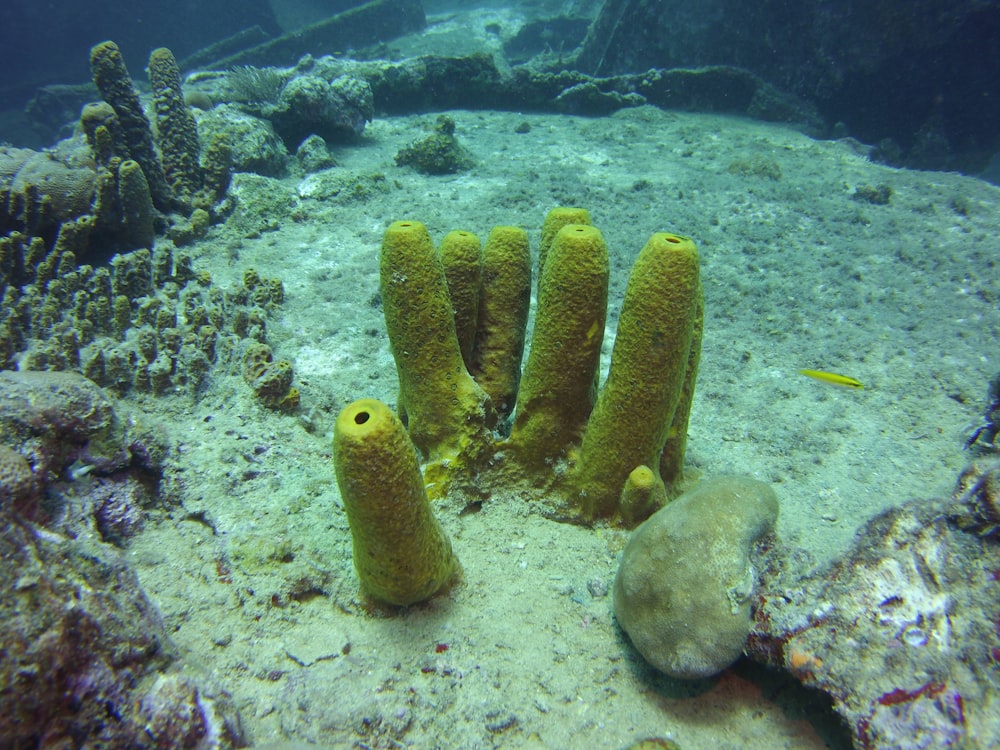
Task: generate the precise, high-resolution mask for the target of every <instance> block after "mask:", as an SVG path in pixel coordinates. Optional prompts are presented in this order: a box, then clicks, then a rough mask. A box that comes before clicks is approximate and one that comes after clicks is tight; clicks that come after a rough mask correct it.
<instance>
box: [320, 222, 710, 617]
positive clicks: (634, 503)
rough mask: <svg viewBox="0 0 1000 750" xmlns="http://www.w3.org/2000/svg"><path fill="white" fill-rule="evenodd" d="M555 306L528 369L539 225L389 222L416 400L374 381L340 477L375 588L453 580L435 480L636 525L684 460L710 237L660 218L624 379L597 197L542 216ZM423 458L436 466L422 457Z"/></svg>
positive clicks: (539, 330)
mask: <svg viewBox="0 0 1000 750" xmlns="http://www.w3.org/2000/svg"><path fill="white" fill-rule="evenodd" d="M539 267H540V272H539V280H538V311H537V317H536V320H535V326H534V332H533V335H532V340H531V346H530V351H529V353H528V356H527V360H526V362H525V366H524V371H523V373H522V372H521V367H520V363H521V359H522V352H523V348H524V338H525V328H526V322H527V316H528V305H529V299H530V293H531V266H530V255H529V246H528V237H527V234H526V233H525V232H524V230H522V229H519V228H517V227H509V226H500V227H495V228H494V229H493V230H492V231H491V233H490V235H489V237H488V238H487V240H486V242H485V245H484V246H482V247H481V244H480V241H479V240H478V238H477V237H476V236H475V235H474V234H472V233H470V232H452V233H450V234H448V235H447V236H446V237H445V238H444V240H443V241H442V242H441V245H440V247H438V248H437V249H435V247H434V245H433V243H432V240H431V237H430V235H429V233H428V231H427V229H426V228H425V227H424V225H423V224H421V223H419V222H416V221H398V222H395V223H394V224H392V225H391V226H390V227H389V228H388V230H387V231H386V233H385V237H384V239H383V244H382V256H381V266H380V277H381V293H382V303H383V307H384V312H385V320H386V328H387V330H388V334H389V341H390V345H391V348H392V353H393V356H394V358H395V362H396V368H397V371H398V374H399V416H398V417H397V416H396V415H395V414H393V412H392V411H391V410H390V409H389V408H388V407H386V406H385V405H384V404H382V403H381V402H378V401H373V400H371V399H365V400H361V401H357V402H355V403H353V404H350V405H349V406H347V407H346V408H345V409H344V410H343V411H342V412H341V414H340V415H339V417H338V419H337V423H336V428H335V433H334V454H335V467H336V473H337V480H338V483H339V486H340V490H341V495H342V497H343V501H344V506H345V509H346V512H347V515H348V519H349V522H350V525H351V530H352V535H353V540H354V561H355V567H356V569H357V572H358V575H359V578H360V580H361V586H362V592H363V593H364V594H365V595H367V596H368V597H370V598H372V599H374V600H376V601H379V602H383V603H388V604H395V605H406V604H412V603H414V602H417V601H421V600H423V599H426V598H429V597H430V596H432V595H434V594H435V593H437V592H439V591H442V590H444V589H446V588H447V587H448V585H449V583H450V582H451V581H452V580H453V579H454V578H455V576H456V574H457V571H458V570H459V566H458V563H457V561H456V560H455V558H454V556H453V554H452V551H451V546H450V544H449V542H448V540H447V538H446V537H445V535H444V533H443V531H442V530H441V528H440V526H439V525H438V524H437V522H436V520H435V519H434V517H433V515H432V513H431V511H430V507H429V504H428V497H431V498H434V497H442V496H444V495H445V494H447V493H448V492H462V491H463V488H464V487H469V486H470V484H471V482H472V481H475V483H476V486H477V488H478V491H479V492H482V491H483V489H486V490H487V491H488V490H489V488H491V487H497V486H504V487H510V486H518V487H522V488H524V490H525V494H527V496H529V497H532V498H535V499H536V500H537V502H538V504H539V506H540V507H541V509H542V511H543V512H544V513H546V514H547V515H550V516H552V517H555V518H557V519H559V520H567V521H574V522H580V523H587V524H589V523H593V522H597V521H604V522H608V523H612V524H619V525H624V526H626V527H631V526H634V525H636V524H637V523H639V522H641V521H642V520H643V519H645V518H647V517H648V516H649V515H650V514H651V513H653V512H654V511H655V510H657V509H658V508H659V507H660V506H662V505H663V504H664V503H665V502H666V501H667V499H668V497H669V496H670V495H671V494H676V488H677V485H678V483H679V480H680V478H681V473H682V468H683V462H684V450H685V441H686V436H687V424H688V418H689V415H690V411H691V399H692V395H693V393H694V386H695V379H696V376H697V372H698V360H699V355H700V351H701V332H702V318H703V310H704V306H703V301H702V290H701V281H700V278H699V266H698V251H697V248H696V247H695V244H694V242H692V241H691V240H690V239H688V238H687V237H682V236H679V235H675V234H668V233H658V234H654V235H653V236H652V237H651V238H650V239H649V242H647V243H646V246H645V247H644V248H643V250H642V251H641V252H640V253H639V256H638V258H637V260H636V262H635V265H634V267H633V269H632V273H631V276H630V278H629V282H628V287H627V289H626V292H625V298H624V302H623V305H622V310H621V316H620V320H619V324H618V332H617V336H616V339H615V344H614V350H613V354H612V358H611V367H610V371H609V374H608V378H607V381H606V382H605V384H604V386H603V387H602V388H600V390H598V387H597V386H598V374H599V365H600V352H601V342H602V338H603V334H604V328H605V318H606V312H607V297H608V274H609V265H608V252H607V247H606V245H605V242H604V239H603V237H602V235H601V232H600V231H599V230H598V229H597V228H596V227H594V226H592V225H591V223H590V217H589V215H588V213H587V212H586V211H585V210H583V209H576V208H557V209H553V210H552V211H550V212H549V214H548V216H547V217H546V219H545V222H544V226H543V229H542V239H541V247H540V252H539ZM421 462H423V463H424V473H423V476H421V473H420V463H421Z"/></svg>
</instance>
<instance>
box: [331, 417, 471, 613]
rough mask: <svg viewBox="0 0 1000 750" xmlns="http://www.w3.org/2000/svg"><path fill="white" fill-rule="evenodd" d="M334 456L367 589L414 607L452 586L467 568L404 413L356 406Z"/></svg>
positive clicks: (341, 425)
mask: <svg viewBox="0 0 1000 750" xmlns="http://www.w3.org/2000/svg"><path fill="white" fill-rule="evenodd" d="M333 458H334V468H335V470H336V474H337V485H338V486H339V487H340V495H341V499H342V500H343V503H344V511H345V512H346V514H347V520H348V523H349V524H350V527H351V538H352V541H353V550H354V568H355V570H356V571H357V573H358V578H359V579H360V581H361V592H362V594H364V595H365V596H366V597H369V598H370V599H372V600H373V601H375V602H378V603H383V604H390V605H397V606H407V605H410V604H416V603H417V602H421V601H424V600H426V599H429V598H431V597H432V596H434V595H435V594H437V593H439V592H441V591H443V590H445V589H447V588H448V586H449V585H450V584H451V583H453V582H454V581H455V580H456V578H457V577H458V576H459V575H460V567H459V564H458V560H457V559H456V558H455V555H454V554H453V552H452V549H451V542H450V541H449V540H448V537H447V536H446V535H445V533H444V530H443V529H442V528H441V526H440V524H439V523H438V521H437V519H436V518H435V517H434V514H433V512H432V511H431V506H430V502H429V501H428V499H427V493H426V491H425V490H424V482H423V477H422V476H421V474H420V464H419V462H418V458H417V453H416V450H415V448H414V446H413V443H412V442H411V441H410V438H409V436H408V435H407V433H406V428H405V427H404V426H403V423H402V422H401V421H400V420H399V418H398V417H397V416H396V415H395V414H394V413H393V412H392V410H391V409H389V407H388V406H386V405H385V404H384V403H382V402H381V401H378V400H376V399H361V400H359V401H355V402H353V403H351V404H349V405H348V406H346V407H345V408H344V409H343V410H342V411H341V412H340V415H339V416H338V417H337V422H336V425H335V427H334V433H333Z"/></svg>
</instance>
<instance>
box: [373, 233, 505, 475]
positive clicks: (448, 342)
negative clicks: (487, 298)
mask: <svg viewBox="0 0 1000 750" xmlns="http://www.w3.org/2000/svg"><path fill="white" fill-rule="evenodd" d="M379 277H380V280H381V283H380V289H381V292H382V310H383V312H384V313H385V327H386V331H387V333H388V334H389V345H390V348H391V349H392V356H393V358H394V359H395V361H396V371H397V373H398V375H399V409H400V413H401V414H403V415H404V416H405V419H406V427H407V430H408V431H409V433H410V437H411V439H412V440H413V443H414V445H416V446H417V449H418V450H419V451H420V452H421V454H422V455H423V457H424V458H425V459H427V460H430V461H450V460H454V459H461V460H463V461H465V462H468V460H470V459H471V458H473V457H475V456H477V455H479V454H481V453H483V452H484V451H485V450H486V448H487V447H488V445H489V439H490V436H489V430H488V423H489V415H488V401H489V399H488V398H487V396H486V393H485V392H484V391H483V389H482V388H480V387H479V386H478V385H477V384H476V382H475V381H474V380H473V379H472V376H471V375H469V372H468V370H467V369H466V367H465V362H464V361H463V359H462V351H461V349H460V347H459V343H458V337H457V335H456V333H455V319H454V313H453V311H452V304H451V299H450V298H449V296H448V285H447V282H446V280H445V274H444V268H443V266H442V264H441V259H440V257H439V256H438V253H437V251H436V250H435V249H434V243H433V242H432V241H431V237H430V234H428V232H427V228H426V227H425V226H424V225H423V224H421V223H420V222H419V221H396V222H393V223H392V224H390V225H389V228H388V229H386V232H385V235H384V237H383V240H382V257H381V260H380V263H379Z"/></svg>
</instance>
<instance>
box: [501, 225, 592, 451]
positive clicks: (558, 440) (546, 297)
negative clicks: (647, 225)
mask: <svg viewBox="0 0 1000 750" xmlns="http://www.w3.org/2000/svg"><path fill="white" fill-rule="evenodd" d="M550 215H551V214H550ZM607 302H608V249H607V246H606V245H605V243H604V237H603V236H602V235H601V232H600V230H599V229H597V228H596V227H592V226H584V225H581V224H569V225H566V226H564V227H563V228H562V229H560V230H559V232H558V234H557V235H556V236H555V238H554V241H553V242H552V244H551V249H550V250H549V254H548V262H547V263H546V265H545V270H544V272H543V273H542V279H541V281H540V282H539V285H538V310H537V313H536V315H535V327H534V331H533V332H532V335H531V348H530V350H529V352H528V359H527V362H526V363H525V366H524V375H523V377H522V379H521V387H520V391H519V393H518V396H517V412H516V413H515V415H514V425H513V428H512V429H511V435H510V442H509V445H510V447H511V449H512V450H513V451H514V452H515V453H516V454H517V456H518V459H519V460H520V461H521V463H523V464H526V465H529V466H534V467H543V466H545V465H546V464H549V463H551V462H552V461H553V460H555V459H559V458H562V457H564V456H565V454H566V451H567V450H568V449H569V448H570V447H571V446H573V445H576V444H578V443H579V441H580V436H581V434H582V433H583V428H584V426H585V425H586V423H587V418H588V417H589V416H590V412H591V409H592V408H593V406H594V399H595V398H596V395H597V373H598V368H599V366H600V359H601V342H602V341H603V338H604V323H605V319H606V315H607Z"/></svg>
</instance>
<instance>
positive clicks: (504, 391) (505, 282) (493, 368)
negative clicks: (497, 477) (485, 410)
mask: <svg viewBox="0 0 1000 750" xmlns="http://www.w3.org/2000/svg"><path fill="white" fill-rule="evenodd" d="M530 304H531V251H530V248H529V246H528V235H527V233H526V232H525V231H524V230H523V229H521V228H520V227H493V230H492V231H491V232H490V234H489V237H487V238H486V245H485V247H484V248H483V285H482V291H481V292H480V296H479V323H478V326H477V329H476V343H475V348H474V351H473V355H472V359H473V366H472V371H471V372H472V375H473V377H474V378H475V379H476V382H477V383H479V385H480V386H482V388H483V390H485V391H486V393H488V394H489V396H490V398H491V399H492V400H493V407H494V408H495V409H496V410H497V413H498V414H500V415H501V416H502V417H507V416H509V415H510V413H511V412H512V411H513V410H514V402H515V400H516V398H517V385H518V381H519V380H520V377H521V356H522V354H523V353H524V330H525V327H526V326H527V324H528V308H529V306H530Z"/></svg>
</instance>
